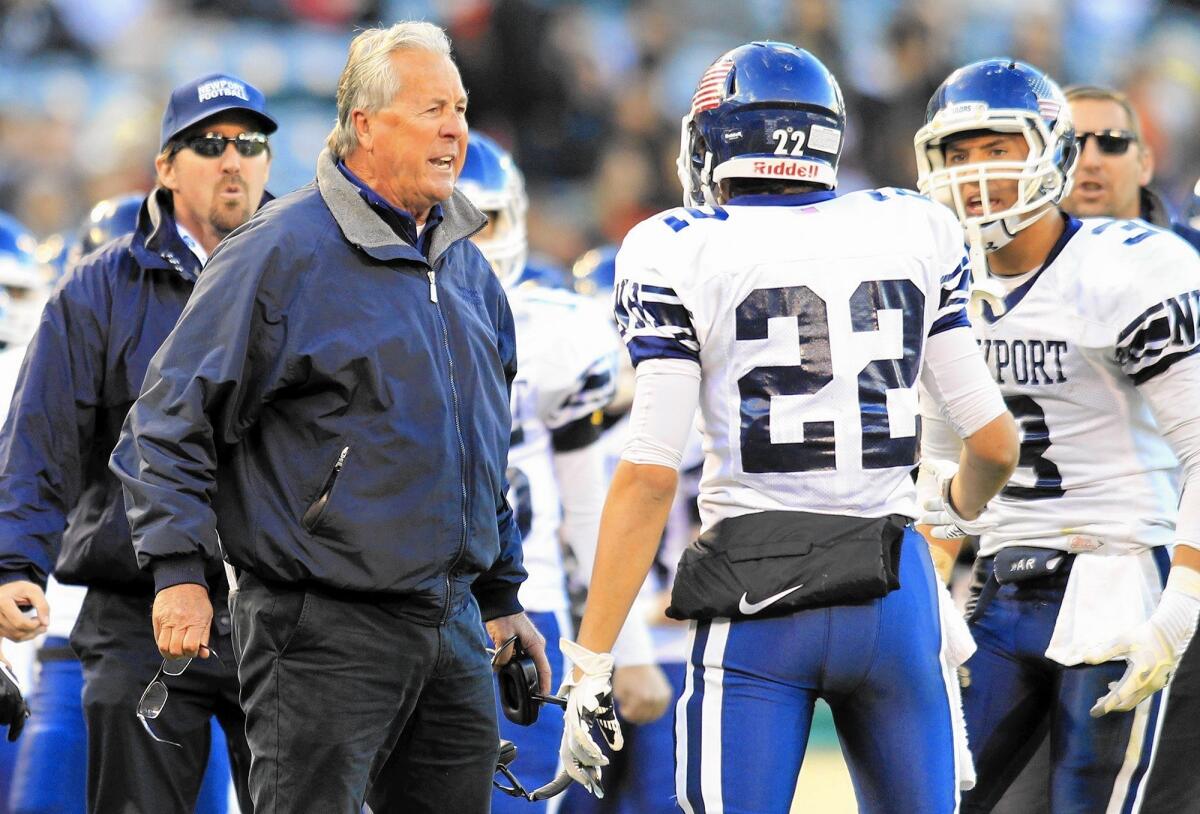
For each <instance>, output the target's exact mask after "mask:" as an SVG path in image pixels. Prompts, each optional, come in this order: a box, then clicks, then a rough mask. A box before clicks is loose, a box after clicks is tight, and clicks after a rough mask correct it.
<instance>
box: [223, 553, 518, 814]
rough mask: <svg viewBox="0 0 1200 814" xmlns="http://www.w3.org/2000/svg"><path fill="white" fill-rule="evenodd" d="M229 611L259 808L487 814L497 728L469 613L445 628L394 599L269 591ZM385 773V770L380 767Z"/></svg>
mask: <svg viewBox="0 0 1200 814" xmlns="http://www.w3.org/2000/svg"><path fill="white" fill-rule="evenodd" d="M238 587H239V590H238V591H237V593H236V595H235V596H233V597H232V598H231V599H230V605H231V608H232V612H233V626H234V638H235V644H234V647H235V648H236V649H237V652H238V658H239V662H238V676H239V678H240V679H241V684H242V707H243V709H244V710H245V711H246V733H247V736H248V739H249V742H250V748H251V751H252V752H253V753H254V764H253V766H252V767H251V771H250V791H251V794H252V796H253V798H254V810H255V812H257V814H292V812H318V811H319V812H322V814H339V812H343V813H344V814H359V811H360V808H361V806H362V803H363V800H364V798H365V797H366V795H367V789H368V787H371V796H370V802H371V807H372V809H373V810H374V812H375V814H390V813H391V812H397V813H399V812H404V814H409V813H410V812H411V813H412V814H418V813H419V812H436V813H437V814H443V812H445V813H447V814H448V813H449V812H454V813H455V814H474V813H475V812H487V811H488V810H489V807H490V799H491V778H492V775H493V774H494V772H495V768H496V755H497V744H498V739H499V734H498V730H497V726H496V706H495V701H494V699H493V696H492V675H491V667H490V664H489V662H488V657H487V652H486V650H485V647H486V643H485V639H484V632H483V626H482V624H481V623H480V617H479V607H478V605H476V604H475V601H474V600H473V599H472V600H470V601H469V602H468V603H467V604H465V605H464V606H463V607H461V608H459V609H457V610H456V612H455V613H453V614H451V616H450V618H449V620H448V621H447V622H446V624H444V625H441V626H430V625H426V624H422V623H419V622H416V621H414V620H413V619H411V618H409V617H408V616H406V615H405V607H404V603H401V602H397V603H379V602H375V601H371V602H365V601H363V602H358V601H353V600H352V599H350V598H347V597H344V596H339V597H334V596H331V595H329V594H328V593H324V592H316V591H304V590H296V589H292V588H287V587H285V586H281V585H275V584H272V585H267V584H264V583H263V582H261V581H259V580H258V579H256V578H255V577H254V576H253V575H251V574H249V573H245V572H243V573H242V574H241V575H240V577H239V579H238ZM385 767H386V768H385Z"/></svg>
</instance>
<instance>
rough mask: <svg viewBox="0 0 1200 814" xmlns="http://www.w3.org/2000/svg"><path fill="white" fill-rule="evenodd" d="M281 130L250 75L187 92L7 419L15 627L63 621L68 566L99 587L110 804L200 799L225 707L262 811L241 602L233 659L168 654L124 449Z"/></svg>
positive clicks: (88, 646)
mask: <svg viewBox="0 0 1200 814" xmlns="http://www.w3.org/2000/svg"><path fill="white" fill-rule="evenodd" d="M275 129H276V123H275V120H274V119H273V118H272V117H271V116H270V115H269V114H268V113H267V110H266V104H265V100H264V98H263V95H262V93H261V92H259V91H258V90H257V89H256V88H254V87H252V86H251V85H249V84H247V83H245V82H243V81H242V80H240V79H238V78H236V77H233V76H228V75H224V74H214V75H209V76H205V77H202V78H200V79H197V80H195V81H192V82H188V83H187V84H185V85H182V86H180V87H178V88H176V89H175V90H174V91H173V92H172V94H171V97H170V100H169V102H168V104H167V107H166V111H165V113H164V115H163V122H162V138H161V142H160V144H161V149H160V151H159V155H158V157H157V158H156V159H155V169H156V172H157V181H158V183H157V186H156V188H155V190H154V191H153V192H152V193H151V194H150V195H149V196H147V198H146V200H145V201H144V202H143V203H142V206H141V210H140V211H139V213H138V216H137V226H136V228H135V230H134V231H133V233H132V234H128V235H124V236H121V237H118V238H116V239H114V240H111V241H110V242H108V243H106V244H105V245H103V246H101V247H100V248H98V249H96V250H95V251H93V252H91V253H90V254H87V255H85V256H84V257H82V258H80V260H79V261H78V262H77V263H76V264H75V265H74V266H73V267H72V268H71V270H70V271H68V272H67V274H66V275H65V276H64V278H63V280H62V282H61V283H60V284H59V286H58V288H57V289H56V291H55V292H54V294H53V295H52V296H51V298H50V300H49V302H48V304H47V305H46V307H45V310H44V311H43V313H42V317H41V322H40V324H39V327H38V330H37V333H36V334H35V336H34V337H33V340H32V341H31V343H30V346H29V350H28V352H27V354H26V356H25V361H24V364H23V367H22V370H21V373H20V376H19V378H18V382H17V389H16V393H15V395H14V397H13V401H12V406H11V409H10V411H9V414H8V418H7V420H6V423H5V425H4V428H3V430H2V431H0V636H4V637H6V638H9V639H12V640H14V641H24V640H27V639H31V638H33V637H35V636H37V635H38V634H40V633H43V632H45V631H46V629H47V624H48V622H49V614H50V608H49V606H48V604H47V602H46V598H45V594H44V589H45V585H46V581H47V578H48V577H49V575H50V574H51V573H54V574H55V575H56V576H57V577H58V578H59V579H60V580H61V581H63V582H65V583H76V584H82V585H86V586H87V587H88V592H87V595H86V598H85V599H84V602H83V606H82V608H81V610H80V613H79V618H78V621H77V622H76V624H75V626H74V628H73V629H72V631H71V637H70V644H71V648H72V649H73V650H74V651H75V653H76V654H77V655H78V656H79V659H80V662H81V666H82V668H83V675H84V689H83V711H84V717H85V719H86V723H87V731H88V766H87V774H88V778H87V805H88V809H89V810H90V811H93V812H102V811H103V812H107V811H191V810H192V809H193V807H194V806H195V803H196V797H197V793H198V791H199V789H200V786H201V779H202V777H203V775H204V770H205V766H206V764H207V762H208V751H209V743H210V720H211V719H212V718H213V717H214V716H216V718H217V720H218V722H219V723H220V724H221V726H222V727H223V728H224V730H225V733H226V740H227V741H228V743H229V751H230V763H231V765H232V767H233V771H234V775H235V785H236V787H237V791H238V795H239V798H240V800H242V801H243V802H244V806H243V807H244V808H246V809H247V810H248V809H249V794H248V792H247V785H246V777H247V774H248V771H249V758H250V753H249V748H248V747H247V745H246V739H245V735H244V729H245V718H244V716H243V715H242V712H241V710H240V708H239V706H238V682H237V675H236V672H235V668H234V664H233V660H232V659H231V658H230V657H229V655H228V654H230V653H232V652H233V648H232V646H231V645H230V644H229V630H230V622H229V616H228V614H227V613H224V614H221V615H219V616H218V617H217V618H216V619H215V620H214V625H213V627H214V632H213V638H212V644H213V649H214V650H217V651H220V653H221V654H222V659H223V661H222V660H219V659H203V660H198V661H196V662H194V663H193V664H191V665H190V666H189V667H188V668H187V670H186V671H179V670H175V669H171V668H170V665H167V666H165V667H164V665H163V661H162V656H161V655H160V654H159V648H158V646H156V641H155V638H156V636H157V635H158V633H159V630H160V624H159V620H158V619H154V620H153V626H152V619H151V606H152V603H153V596H154V580H153V578H152V577H151V575H150V574H149V573H148V572H146V571H141V570H139V569H138V567H137V563H136V560H135V559H134V557H133V556H132V554H133V550H132V545H131V538H130V532H129V526H128V523H127V521H126V517H125V510H124V509H125V507H124V501H123V497H122V494H121V487H120V483H119V482H118V481H117V479H116V478H115V477H114V476H113V475H112V474H111V473H110V472H109V471H108V468H107V466H106V463H107V460H108V456H109V454H110V453H111V451H112V449H113V447H114V446H115V445H116V441H117V437H118V435H119V432H120V428H121V423H122V422H123V421H124V418H125V414H126V413H127V412H128V411H129V407H130V405H131V404H133V402H134V400H135V399H136V398H137V395H138V391H139V390H140V388H141V384H142V379H143V378H144V377H145V374H146V368H147V365H148V364H149V361H150V358H151V356H153V355H154V353H155V351H157V349H158V347H159V345H160V344H162V342H163V340H164V339H165V338H166V336H167V334H168V333H170V331H171V329H172V328H173V327H174V325H175V322H176V320H178V318H179V315H180V313H181V312H182V311H183V308H184V305H185V304H186V303H187V301H188V299H189V297H190V296H191V294H192V288H193V286H194V285H195V283H196V281H197V279H198V278H199V276H200V274H201V269H202V268H203V267H204V265H205V263H206V262H207V260H208V256H209V255H210V254H211V253H212V252H213V251H214V250H215V249H216V247H217V244H218V243H219V242H220V241H221V239H222V238H224V237H225V236H226V235H227V234H229V233H230V232H231V231H233V230H234V229H236V228H237V227H238V226H240V225H242V224H243V223H245V222H246V220H248V219H249V217H250V215H251V214H253V213H254V211H255V210H257V209H258V207H259V205H260V203H261V202H262V201H263V199H264V197H265V192H264V186H265V184H266V181H267V174H268V170H269V167H270V152H269V150H268V149H267V137H268V135H269V134H270V133H272V132H273V131H274V130H275ZM202 568H203V570H204V571H205V572H206V573H207V574H208V575H209V585H211V586H212V591H213V599H214V602H215V603H216V604H217V605H218V606H221V605H223V604H224V598H225V586H226V583H225V579H224V570H223V567H222V565H221V561H220V559H219V558H217V557H211V558H209V559H208V560H206V561H205V562H203V564H202ZM22 607H31V608H32V609H33V611H34V615H33V616H32V617H30V616H26V615H25V614H23V613H22V612H21V608H22ZM160 670H161V673H160ZM151 683H156V684H161V690H159V689H156V690H155V691H154V692H152V693H151V695H152V696H155V698H162V700H163V702H164V703H166V701H165V694H164V693H163V692H162V690H167V689H169V695H170V702H169V703H166V707H165V710H164V709H163V708H162V704H157V707H158V708H157V709H154V707H155V706H156V704H154V703H140V701H141V700H142V697H143V693H144V692H145V691H146V688H147V686H148V685H150V684H151ZM155 698H151V699H150V701H154V700H155ZM146 713H153V714H146ZM158 713H161V715H159V714H158ZM139 718H142V719H147V720H145V721H139ZM144 725H146V728H143V726H144ZM147 730H149V731H147ZM156 741H166V742H168V743H162V742H156ZM169 744H176V745H169Z"/></svg>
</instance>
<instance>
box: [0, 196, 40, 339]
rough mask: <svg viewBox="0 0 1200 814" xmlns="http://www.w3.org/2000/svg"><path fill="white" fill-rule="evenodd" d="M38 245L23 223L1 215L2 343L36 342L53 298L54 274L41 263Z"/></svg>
mask: <svg viewBox="0 0 1200 814" xmlns="http://www.w3.org/2000/svg"><path fill="white" fill-rule="evenodd" d="M37 245H38V244H37V240H36V238H34V236H33V233H32V232H30V231H29V230H28V229H26V228H25V226H24V225H22V224H21V222H20V221H18V220H17V219H16V218H14V217H13V216H12V215H8V214H6V213H4V212H0V344H3V345H6V346H7V345H24V344H25V343H27V342H28V341H29V340H30V339H32V338H33V334H34V331H36V330H37V325H38V320H39V319H40V318H41V314H42V306H44V305H45V304H46V300H47V298H48V297H49V296H50V275H49V273H48V272H47V271H46V267H45V266H44V265H43V264H42V263H39V262H38V259H37Z"/></svg>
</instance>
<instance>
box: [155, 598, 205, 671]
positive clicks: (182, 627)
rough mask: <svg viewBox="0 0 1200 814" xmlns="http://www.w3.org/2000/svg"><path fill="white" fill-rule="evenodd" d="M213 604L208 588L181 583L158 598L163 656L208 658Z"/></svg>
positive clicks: (158, 629)
mask: <svg viewBox="0 0 1200 814" xmlns="http://www.w3.org/2000/svg"><path fill="white" fill-rule="evenodd" d="M212 617H213V607H212V601H211V600H210V599H209V598H208V588H206V587H204V586H203V585H198V584H196V583H194V582H181V583H180V584H178V585H172V586H171V587H169V588H163V589H162V590H161V591H159V592H158V595H157V596H155V597H154V612H153V613H152V614H151V619H152V620H153V622H154V640H155V641H156V642H157V643H158V652H159V653H161V654H162V656H163V658H171V659H177V658H181V657H183V656H188V657H190V658H202V659H206V658H208V654H209V653H210V652H211V651H210V650H209V649H208V631H209V627H210V626H211V625H212Z"/></svg>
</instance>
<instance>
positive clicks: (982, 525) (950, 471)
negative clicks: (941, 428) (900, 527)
mask: <svg viewBox="0 0 1200 814" xmlns="http://www.w3.org/2000/svg"><path fill="white" fill-rule="evenodd" d="M921 466H923V467H925V470H926V471H927V472H929V473H931V474H932V475H933V477H934V479H935V480H936V481H937V487H938V488H937V493H938V496H937V497H933V498H930V499H929V500H926V501H925V506H924V508H925V513H924V514H922V515H921V516H920V517H918V518H917V525H919V526H932V527H933V528H932V529H930V531H929V536H930V537H933V538H934V539H937V540H958V539H961V538H963V537H978V536H979V535H980V534H983V533H984V532H987V531H991V530H992V529H994V528H995V527H996V523H995V521H993V520H988V519H986V518H987V515H986V513H981V514H980V515H979V517H977V518H975V519H974V520H964V519H963V518H962V517H960V516H959V514H958V512H956V511H955V510H954V505H953V504H952V503H951V502H950V483H951V481H953V480H954V476H955V475H957V474H958V464H956V463H954V462H953V461H939V460H935V459H931V460H926V461H922V462H921Z"/></svg>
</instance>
